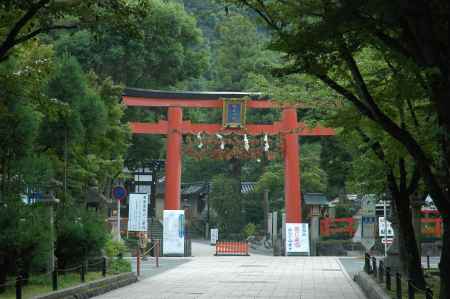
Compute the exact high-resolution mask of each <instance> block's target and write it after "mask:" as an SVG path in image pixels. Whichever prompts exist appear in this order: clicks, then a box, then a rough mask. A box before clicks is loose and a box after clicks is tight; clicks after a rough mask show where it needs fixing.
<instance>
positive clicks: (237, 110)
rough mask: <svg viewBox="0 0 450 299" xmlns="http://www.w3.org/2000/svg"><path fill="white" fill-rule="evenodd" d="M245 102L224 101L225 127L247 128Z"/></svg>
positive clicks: (235, 100) (223, 119)
mask: <svg viewBox="0 0 450 299" xmlns="http://www.w3.org/2000/svg"><path fill="white" fill-rule="evenodd" d="M245 112H246V106H245V100H237V99H224V100H223V118H222V122H223V126H224V127H226V128H243V127H244V126H245Z"/></svg>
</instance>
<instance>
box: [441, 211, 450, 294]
mask: <svg viewBox="0 0 450 299" xmlns="http://www.w3.org/2000/svg"><path fill="white" fill-rule="evenodd" d="M443 223H444V235H443V236H442V252H441V261H440V263H439V271H440V277H441V288H440V294H439V298H440V299H448V298H450V290H449V285H450V269H449V267H450V218H449V216H448V215H443Z"/></svg>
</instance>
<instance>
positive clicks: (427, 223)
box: [420, 218, 442, 238]
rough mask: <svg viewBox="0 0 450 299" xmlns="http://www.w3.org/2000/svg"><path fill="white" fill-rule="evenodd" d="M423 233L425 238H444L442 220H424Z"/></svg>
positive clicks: (422, 220)
mask: <svg viewBox="0 0 450 299" xmlns="http://www.w3.org/2000/svg"><path fill="white" fill-rule="evenodd" d="M420 223H421V233H422V236H424V237H434V238H441V237H442V218H422V219H420Z"/></svg>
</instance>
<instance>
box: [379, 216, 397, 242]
mask: <svg viewBox="0 0 450 299" xmlns="http://www.w3.org/2000/svg"><path fill="white" fill-rule="evenodd" d="M378 235H379V236H380V237H383V238H384V237H393V236H394V230H393V229H392V223H391V222H390V221H389V220H386V221H385V220H384V217H379V218H378Z"/></svg>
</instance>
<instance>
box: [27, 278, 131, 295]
mask: <svg viewBox="0 0 450 299" xmlns="http://www.w3.org/2000/svg"><path fill="white" fill-rule="evenodd" d="M136 281H137V277H136V275H135V274H134V273H123V274H118V275H114V276H111V277H106V278H102V279H99V280H95V281H92V282H88V283H83V284H80V285H77V286H74V287H70V288H66V289H62V290H58V291H54V292H51V293H48V294H45V295H40V296H36V297H33V299H87V298H92V297H94V296H98V295H101V294H104V293H106V292H109V291H112V290H114V289H117V288H120V287H123V286H126V285H129V284H132V283H135V282H136Z"/></svg>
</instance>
